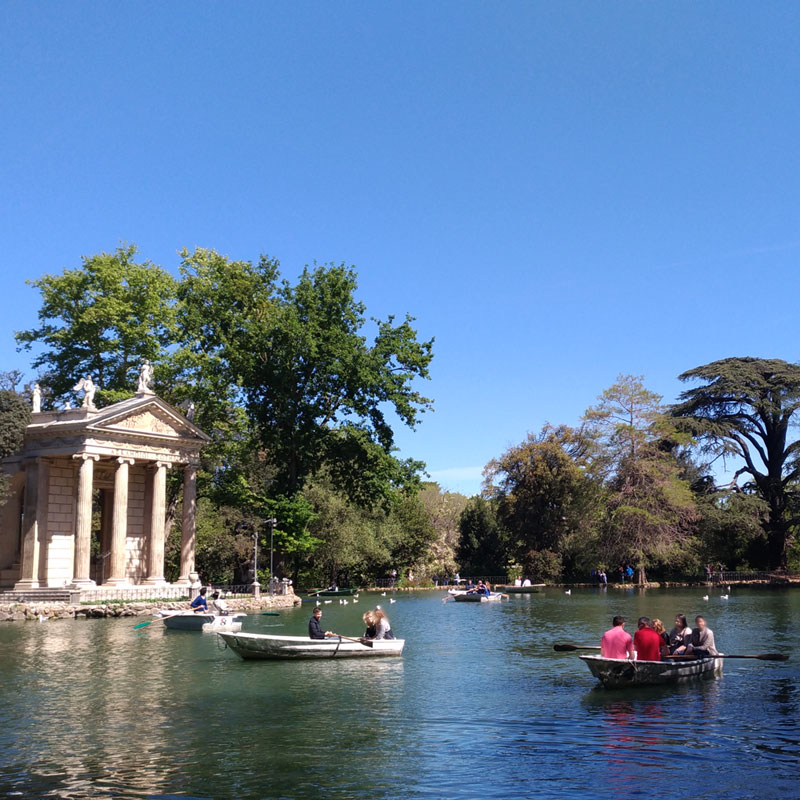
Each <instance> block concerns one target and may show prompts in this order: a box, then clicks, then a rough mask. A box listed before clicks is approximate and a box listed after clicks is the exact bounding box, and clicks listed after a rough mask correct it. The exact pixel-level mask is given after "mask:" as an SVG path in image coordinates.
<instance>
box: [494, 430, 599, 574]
mask: <svg viewBox="0 0 800 800" xmlns="http://www.w3.org/2000/svg"><path fill="white" fill-rule="evenodd" d="M592 450H593V448H592V442H591V441H590V440H587V439H586V437H585V436H583V435H582V433H581V432H580V431H577V430H574V429H572V428H569V427H567V426H564V425H562V426H559V427H552V426H550V425H546V426H545V427H544V428H543V429H542V431H541V432H540V433H539V434H537V435H533V434H530V435H529V436H528V437H527V439H526V440H525V441H524V442H522V443H521V444H518V445H515V446H513V447H510V448H509V449H508V450H507V451H506V452H505V453H504V454H503V455H502V456H500V457H499V458H497V459H494V460H492V461H491V462H489V464H488V465H487V467H486V471H485V474H486V482H485V491H486V492H487V493H488V494H489V496H491V497H492V498H493V499H494V500H495V501H496V503H497V513H498V517H499V519H500V521H501V523H502V525H503V527H504V528H505V530H506V531H507V532H508V536H509V543H508V546H509V555H510V556H511V557H512V558H513V559H514V560H515V561H517V563H519V564H521V565H522V566H523V567H525V568H526V571H527V572H530V571H535V572H537V573H538V576H539V577H547V578H548V579H555V578H558V577H560V570H561V567H560V564H561V560H562V559H561V554H562V551H564V550H565V545H566V544H567V541H568V540H570V539H574V538H575V537H580V538H586V537H588V536H590V535H591V533H590V530H591V527H592V525H593V523H594V521H595V517H596V515H597V509H598V498H599V486H598V483H597V482H596V481H594V480H593V479H592V477H591V476H590V474H589V472H588V470H587V467H588V464H589V455H590V453H591V452H592ZM573 549H574V548H570V550H573ZM543 565H549V566H547V568H546V569H545V567H544V566H543ZM534 566H535V570H534ZM570 566H571V565H570ZM543 571H545V572H547V574H546V575H544V576H543V575H542V572H543Z"/></svg>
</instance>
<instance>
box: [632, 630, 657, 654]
mask: <svg viewBox="0 0 800 800" xmlns="http://www.w3.org/2000/svg"><path fill="white" fill-rule="evenodd" d="M633 646H634V648H635V650H636V660H637V661H661V637H660V636H659V635H658V634H657V633H656V632H655V631H654V630H653V629H652V628H640V629H639V630H638V631H636V633H634V634H633Z"/></svg>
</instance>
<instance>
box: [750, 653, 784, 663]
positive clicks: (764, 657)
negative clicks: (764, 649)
mask: <svg viewBox="0 0 800 800" xmlns="http://www.w3.org/2000/svg"><path fill="white" fill-rule="evenodd" d="M756 658H758V659H760V660H761V661H788V660H789V656H787V655H786V654H785V653H761V654H759V655H757V656H756Z"/></svg>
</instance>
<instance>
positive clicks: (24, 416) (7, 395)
mask: <svg viewBox="0 0 800 800" xmlns="http://www.w3.org/2000/svg"><path fill="white" fill-rule="evenodd" d="M30 419H31V409H30V406H29V405H28V402H27V401H26V400H25V398H24V397H22V395H20V394H17V392H14V391H12V390H10V389H0V458H7V457H8V456H11V455H13V454H14V453H16V452H18V451H19V450H20V449H21V448H22V442H23V439H24V437H25V428H26V426H27V425H28V423H29V422H30ZM7 499H8V476H7V475H4V474H3V473H2V472H0V506H2V505H3V504H4V503H5V502H6V500H7Z"/></svg>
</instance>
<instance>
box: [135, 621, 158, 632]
mask: <svg viewBox="0 0 800 800" xmlns="http://www.w3.org/2000/svg"><path fill="white" fill-rule="evenodd" d="M152 624H153V620H148V621H147V622H140V623H139V624H138V625H134V626H133V629H134V630H135V631H136V630H139V628H146V627H147V626H148V625H152Z"/></svg>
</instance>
